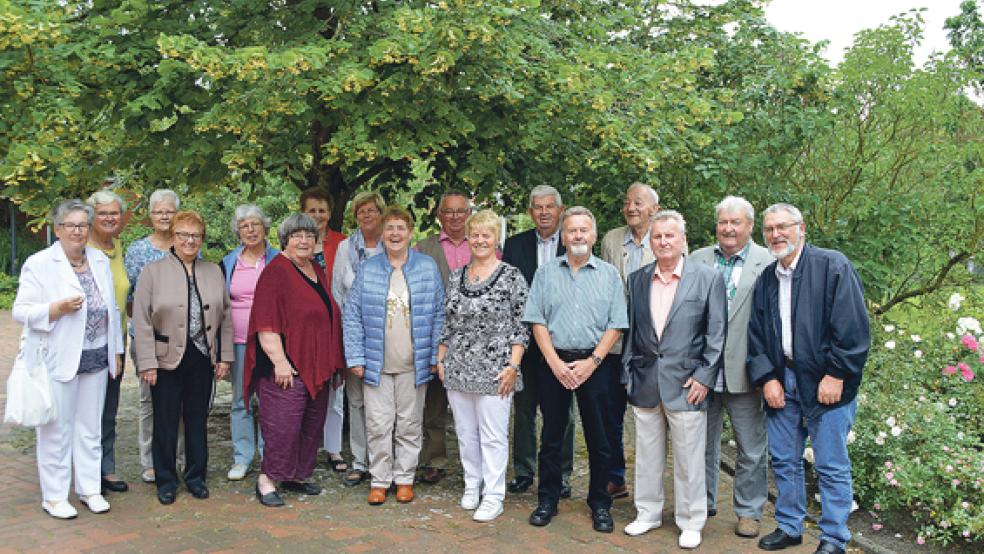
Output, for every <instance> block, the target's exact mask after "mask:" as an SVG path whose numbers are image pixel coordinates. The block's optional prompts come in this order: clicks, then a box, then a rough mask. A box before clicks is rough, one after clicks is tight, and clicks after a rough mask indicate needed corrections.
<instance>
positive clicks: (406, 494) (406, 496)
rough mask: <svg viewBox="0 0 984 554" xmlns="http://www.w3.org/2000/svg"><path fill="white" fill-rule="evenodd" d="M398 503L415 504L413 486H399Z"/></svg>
mask: <svg viewBox="0 0 984 554" xmlns="http://www.w3.org/2000/svg"><path fill="white" fill-rule="evenodd" d="M396 501H397V502H402V503H404V504H406V503H407V502H413V485H397V486H396Z"/></svg>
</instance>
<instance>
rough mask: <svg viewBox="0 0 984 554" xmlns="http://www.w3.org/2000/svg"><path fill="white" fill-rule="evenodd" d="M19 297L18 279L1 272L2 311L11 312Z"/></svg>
mask: <svg viewBox="0 0 984 554" xmlns="http://www.w3.org/2000/svg"><path fill="white" fill-rule="evenodd" d="M16 296H17V277H14V276H12V275H7V274H6V273H4V272H2V271H0V310H9V309H10V308H12V307H13V305H14V298H15V297H16Z"/></svg>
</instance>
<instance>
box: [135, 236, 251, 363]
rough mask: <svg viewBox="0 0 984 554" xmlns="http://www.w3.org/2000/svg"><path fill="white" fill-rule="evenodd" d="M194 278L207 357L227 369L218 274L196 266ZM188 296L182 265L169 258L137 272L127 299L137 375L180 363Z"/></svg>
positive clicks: (227, 308) (226, 305)
mask: <svg viewBox="0 0 984 554" xmlns="http://www.w3.org/2000/svg"><path fill="white" fill-rule="evenodd" d="M194 272H195V282H196V283H197V286H198V294H199V296H200V297H201V299H202V312H203V314H204V317H203V321H204V325H205V342H206V344H207V345H208V350H209V357H210V359H211V360H212V363H213V364H214V363H216V362H220V361H221V362H229V363H232V362H233V351H232V304H231V302H230V300H229V293H228V291H227V290H226V286H225V278H224V277H223V276H222V270H221V269H219V266H218V265H216V264H214V263H212V262H206V261H203V260H196V261H195V265H194ZM190 294H191V291H190V290H189V287H188V274H187V272H186V271H185V267H184V263H182V261H181V260H180V259H179V258H178V257H177V256H176V255H175V254H173V253H171V254H170V255H168V256H166V257H164V258H162V259H160V260H158V261H156V262H154V263H151V264H148V265H147V266H146V267H144V268H143V271H141V272H140V278H139V279H138V280H137V290H136V293H135V294H134V297H133V343H134V348H135V349H136V353H137V359H136V364H137V371H146V370H148V369H155V368H156V369H174V368H176V367H177V366H178V364H179V363H180V362H181V357H182V356H184V351H185V346H186V343H187V342H188V321H189V314H188V309H189V306H190V298H191V296H190Z"/></svg>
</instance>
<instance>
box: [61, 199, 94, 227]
mask: <svg viewBox="0 0 984 554" xmlns="http://www.w3.org/2000/svg"><path fill="white" fill-rule="evenodd" d="M72 212H83V213H85V217H86V221H87V222H88V223H89V225H92V220H93V219H95V217H96V211H95V210H93V209H92V206H90V205H88V204H86V203H85V202H83V201H81V200H79V199H78V198H71V199H69V200H62V201H61V202H59V203H58V204H55V207H54V208H52V209H51V224H52V226H54V227H58V226H59V225H61V224H62V222H63V221H65V218H66V217H68V214H70V213H72Z"/></svg>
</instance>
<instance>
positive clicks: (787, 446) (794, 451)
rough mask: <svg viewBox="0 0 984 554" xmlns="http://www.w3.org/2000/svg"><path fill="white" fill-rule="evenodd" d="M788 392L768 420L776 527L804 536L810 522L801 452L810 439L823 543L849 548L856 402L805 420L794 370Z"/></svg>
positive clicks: (786, 385) (787, 382)
mask: <svg viewBox="0 0 984 554" xmlns="http://www.w3.org/2000/svg"><path fill="white" fill-rule="evenodd" d="M784 388H785V397H786V407H785V408H783V409H781V410H775V411H773V412H771V413H770V414H769V416H768V429H769V454H770V455H771V456H772V471H773V474H774V475H775V479H776V488H777V489H778V493H779V494H778V497H777V498H776V523H777V524H778V526H779V528H780V529H782V530H783V532H785V533H786V534H787V535H790V536H793V537H798V536H800V535H802V534H803V519H804V518H806V486H805V483H804V481H803V448H804V445H805V442H806V437H807V435H809V437H810V441H811V443H812V445H813V452H814V458H815V461H816V465H815V467H816V471H817V475H818V476H819V478H820V508H821V516H820V540H823V541H827V542H830V543H833V544H836V545H837V546H839V547H841V548H845V546H846V545H847V542H848V541H849V540H851V532H850V530H848V528H847V518H848V516H849V515H850V514H851V503H852V500H853V494H852V490H851V459H850V458H849V457H848V455H847V433H848V432H849V431H850V430H851V425H852V424H853V423H854V413H855V411H856V410H857V400H856V399H855V400H852V401H851V402H850V403H849V404H845V405H844V406H840V407H838V408H834V409H831V410H827V411H825V412H823V413H821V414H820V415H819V416H817V417H815V418H813V419H809V420H806V421H804V419H803V411H802V409H801V408H802V407H801V405H800V401H799V392H798V390H797V386H796V375H795V373H794V371H793V370H792V369H787V370H786V379H785V383H784Z"/></svg>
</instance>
